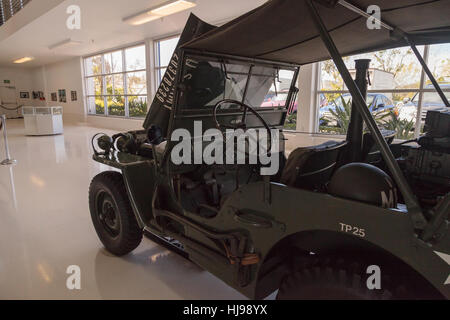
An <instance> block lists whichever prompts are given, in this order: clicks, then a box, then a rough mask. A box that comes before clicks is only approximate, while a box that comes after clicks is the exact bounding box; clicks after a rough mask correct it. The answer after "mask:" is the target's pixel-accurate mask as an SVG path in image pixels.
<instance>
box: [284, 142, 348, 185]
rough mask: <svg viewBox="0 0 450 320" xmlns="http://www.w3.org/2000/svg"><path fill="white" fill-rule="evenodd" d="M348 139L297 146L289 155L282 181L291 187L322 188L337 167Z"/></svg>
mask: <svg viewBox="0 0 450 320" xmlns="http://www.w3.org/2000/svg"><path fill="white" fill-rule="evenodd" d="M346 145H347V141H341V142H338V141H327V142H325V143H322V144H320V145H317V146H311V147H302V148H297V149H295V150H294V151H292V152H291V154H290V155H289V157H288V159H287V162H286V165H285V167H284V169H283V173H282V174H281V179H280V182H281V183H283V184H285V185H287V186H291V187H296V188H302V189H309V190H322V189H324V186H325V185H326V183H327V182H328V181H329V180H330V178H331V175H332V174H333V172H334V170H335V169H336V164H337V162H338V159H339V153H340V151H341V150H342V149H344V148H345V146H346Z"/></svg>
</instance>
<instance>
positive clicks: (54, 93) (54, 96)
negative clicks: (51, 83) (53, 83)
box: [51, 92, 58, 101]
mask: <svg viewBox="0 0 450 320" xmlns="http://www.w3.org/2000/svg"><path fill="white" fill-rule="evenodd" d="M51 96H52V101H58V96H57V94H56V92H52V94H51Z"/></svg>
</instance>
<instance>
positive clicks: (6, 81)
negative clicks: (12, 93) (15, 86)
mask: <svg viewBox="0 0 450 320" xmlns="http://www.w3.org/2000/svg"><path fill="white" fill-rule="evenodd" d="M3 83H11V80H3Z"/></svg>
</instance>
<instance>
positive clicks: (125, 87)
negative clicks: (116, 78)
mask: <svg viewBox="0 0 450 320" xmlns="http://www.w3.org/2000/svg"><path fill="white" fill-rule="evenodd" d="M122 66H123V67H122V72H123V73H122V75H123V94H124V103H125V117H129V116H130V108H129V106H128V79H127V73H126V71H127V69H126V66H127V59H126V56H125V50H122Z"/></svg>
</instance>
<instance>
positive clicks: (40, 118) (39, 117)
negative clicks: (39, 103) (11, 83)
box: [22, 106, 64, 136]
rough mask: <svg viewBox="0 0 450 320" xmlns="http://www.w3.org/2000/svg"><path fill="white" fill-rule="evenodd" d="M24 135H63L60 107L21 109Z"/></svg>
mask: <svg viewBox="0 0 450 320" xmlns="http://www.w3.org/2000/svg"><path fill="white" fill-rule="evenodd" d="M22 113H23V118H24V122H25V134H26V135H30V136H39V135H50V134H61V133H63V131H64V130H63V120H62V107H60V106H57V107H23V108H22Z"/></svg>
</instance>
